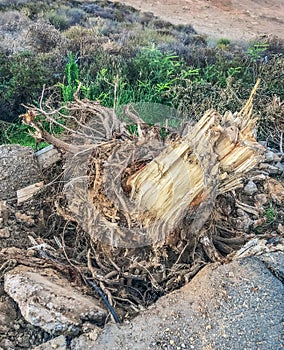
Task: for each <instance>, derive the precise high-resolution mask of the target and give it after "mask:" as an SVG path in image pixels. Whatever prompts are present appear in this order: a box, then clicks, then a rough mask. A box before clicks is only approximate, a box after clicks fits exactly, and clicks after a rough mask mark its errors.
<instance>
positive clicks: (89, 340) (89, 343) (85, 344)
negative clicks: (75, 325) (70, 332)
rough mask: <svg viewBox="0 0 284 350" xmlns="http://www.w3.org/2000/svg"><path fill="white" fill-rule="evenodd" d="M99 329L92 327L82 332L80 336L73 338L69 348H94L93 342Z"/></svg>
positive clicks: (77, 349)
mask: <svg viewBox="0 0 284 350" xmlns="http://www.w3.org/2000/svg"><path fill="white" fill-rule="evenodd" d="M98 335H99V330H98V329H94V330H92V331H91V332H89V333H86V334H82V335H80V337H78V338H75V339H73V340H72V342H71V350H80V349H84V350H92V349H94V343H95V341H96V339H97V338H98Z"/></svg>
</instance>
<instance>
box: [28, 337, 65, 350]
mask: <svg viewBox="0 0 284 350" xmlns="http://www.w3.org/2000/svg"><path fill="white" fill-rule="evenodd" d="M51 349H56V350H66V349H67V343H66V338H65V337H64V336H63V335H60V336H59V337H57V338H54V339H51V340H50V341H48V342H46V343H43V344H41V345H39V346H36V347H34V348H33V350H51Z"/></svg>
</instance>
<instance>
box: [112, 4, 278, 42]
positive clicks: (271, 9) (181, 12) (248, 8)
mask: <svg viewBox="0 0 284 350" xmlns="http://www.w3.org/2000/svg"><path fill="white" fill-rule="evenodd" d="M119 2H121V3H123V4H127V5H131V6H133V7H135V8H137V9H140V10H142V11H146V12H148V11H150V12H153V13H154V14H155V15H157V16H159V17H161V18H163V19H165V20H168V21H170V22H172V23H174V24H191V25H192V26H193V27H194V28H195V30H196V31H197V32H198V33H200V34H205V35H208V36H209V37H210V38H227V39H230V40H234V41H243V40H250V39H253V38H254V37H256V36H260V35H276V36H278V37H280V38H282V39H284V0H158V1H154V0H121V1H119Z"/></svg>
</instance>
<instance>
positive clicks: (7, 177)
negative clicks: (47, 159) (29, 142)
mask: <svg viewBox="0 0 284 350" xmlns="http://www.w3.org/2000/svg"><path fill="white" fill-rule="evenodd" d="M40 180H41V170H40V168H39V166H38V164H37V161H36V160H35V157H34V151H33V149H32V148H31V147H23V146H19V145H2V146H0V200H1V199H4V200H5V199H11V198H14V197H16V196H17V190H19V189H21V188H23V187H26V186H28V185H31V184H33V183H35V182H39V181H40Z"/></svg>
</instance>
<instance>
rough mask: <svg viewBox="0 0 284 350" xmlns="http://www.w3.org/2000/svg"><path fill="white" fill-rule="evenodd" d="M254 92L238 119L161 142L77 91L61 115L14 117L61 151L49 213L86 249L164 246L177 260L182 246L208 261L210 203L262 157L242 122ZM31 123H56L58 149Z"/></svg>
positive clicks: (33, 111) (251, 126) (213, 253)
mask: <svg viewBox="0 0 284 350" xmlns="http://www.w3.org/2000/svg"><path fill="white" fill-rule="evenodd" d="M258 84H259V81H258V82H257V84H256V86H255V87H254V89H253V91H252V93H251V96H250V97H249V99H248V101H247V103H246V104H245V106H244V107H243V108H242V110H241V111H240V112H236V113H234V114H233V113H232V112H226V113H225V114H224V115H223V116H222V115H220V114H219V113H218V112H216V111H215V110H209V111H207V112H206V113H205V115H204V116H203V117H202V118H201V119H200V120H199V121H198V122H197V123H196V124H195V125H193V126H192V125H190V123H187V125H186V127H183V131H177V130H170V129H168V130H166V132H167V136H166V137H162V136H161V127H160V126H158V125H152V126H151V125H147V124H146V123H145V122H144V121H143V120H142V119H141V118H140V116H139V115H138V114H137V113H136V111H135V110H134V109H132V108H131V106H127V107H125V110H124V113H125V117H126V118H124V119H121V120H120V119H118V117H117V116H116V114H115V112H114V111H113V110H112V109H109V108H105V107H102V106H101V105H100V104H99V102H93V101H89V100H80V99H79V98H78V91H79V90H78V91H77V92H76V93H75V95H74V98H75V101H74V102H72V103H70V104H69V105H67V106H63V107H62V108H59V109H57V110H52V109H49V110H48V109H44V108H42V106H40V107H39V108H37V107H34V106H33V107H29V109H28V112H27V113H26V114H25V115H23V116H22V117H23V121H24V122H25V123H26V124H29V125H32V126H33V127H34V128H35V130H36V132H35V136H36V137H37V138H38V139H45V140H46V141H47V142H49V143H52V144H53V145H54V146H55V147H57V148H60V149H61V150H63V151H65V152H66V164H65V175H64V177H65V185H64V191H63V192H64V195H65V202H64V207H63V204H62V206H58V210H59V212H60V214H62V215H63V216H65V217H66V218H68V219H71V220H73V221H76V222H77V223H78V224H79V225H80V226H81V227H82V228H83V229H84V230H85V231H86V232H88V233H89V235H90V237H91V238H92V240H93V241H94V242H96V241H101V242H103V243H104V244H107V245H110V246H113V247H125V248H137V247H142V246H157V247H160V246H163V245H167V246H170V247H174V248H175V249H177V251H179V252H182V250H184V249H185V247H187V248H189V251H190V254H192V256H193V254H194V251H195V248H196V245H197V243H198V242H201V243H202V245H203V247H204V250H205V251H206V253H207V255H208V256H209V258H210V259H211V260H217V259H219V258H220V255H219V253H218V252H217V250H216V249H215V248H214V246H213V244H212V241H211V237H210V230H208V219H209V217H210V215H212V210H213V208H214V204H215V199H216V197H217V196H218V195H219V194H222V193H225V192H228V191H232V190H234V189H236V188H238V187H241V186H242V180H243V178H244V174H245V173H247V172H248V171H250V170H251V169H253V168H254V167H255V166H256V165H257V164H258V163H259V162H260V161H261V160H262V154H263V152H264V149H263V147H262V146H261V145H260V144H259V143H258V142H257V141H256V138H255V127H256V122H257V118H254V117H253V114H252V101H253V96H254V94H255V92H256V89H257V86H258ZM37 116H40V118H44V119H45V120H47V121H49V122H52V123H56V124H58V121H57V119H56V118H57V117H58V116H59V117H60V118H61V119H62V118H63V119H64V120H65V121H66V123H65V125H64V128H65V129H66V130H67V131H68V133H69V135H68V142H66V141H63V140H61V139H59V138H56V137H55V136H53V135H51V134H50V133H48V132H47V131H45V130H44V129H43V128H42V126H41V123H40V121H39V120H38V119H37V118H36V117H37ZM129 125H132V127H131V128H129ZM133 125H134V126H135V128H133ZM130 129H131V130H132V132H131V131H130ZM133 129H135V131H134V132H133ZM185 130H186V131H185ZM163 131H165V130H163Z"/></svg>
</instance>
